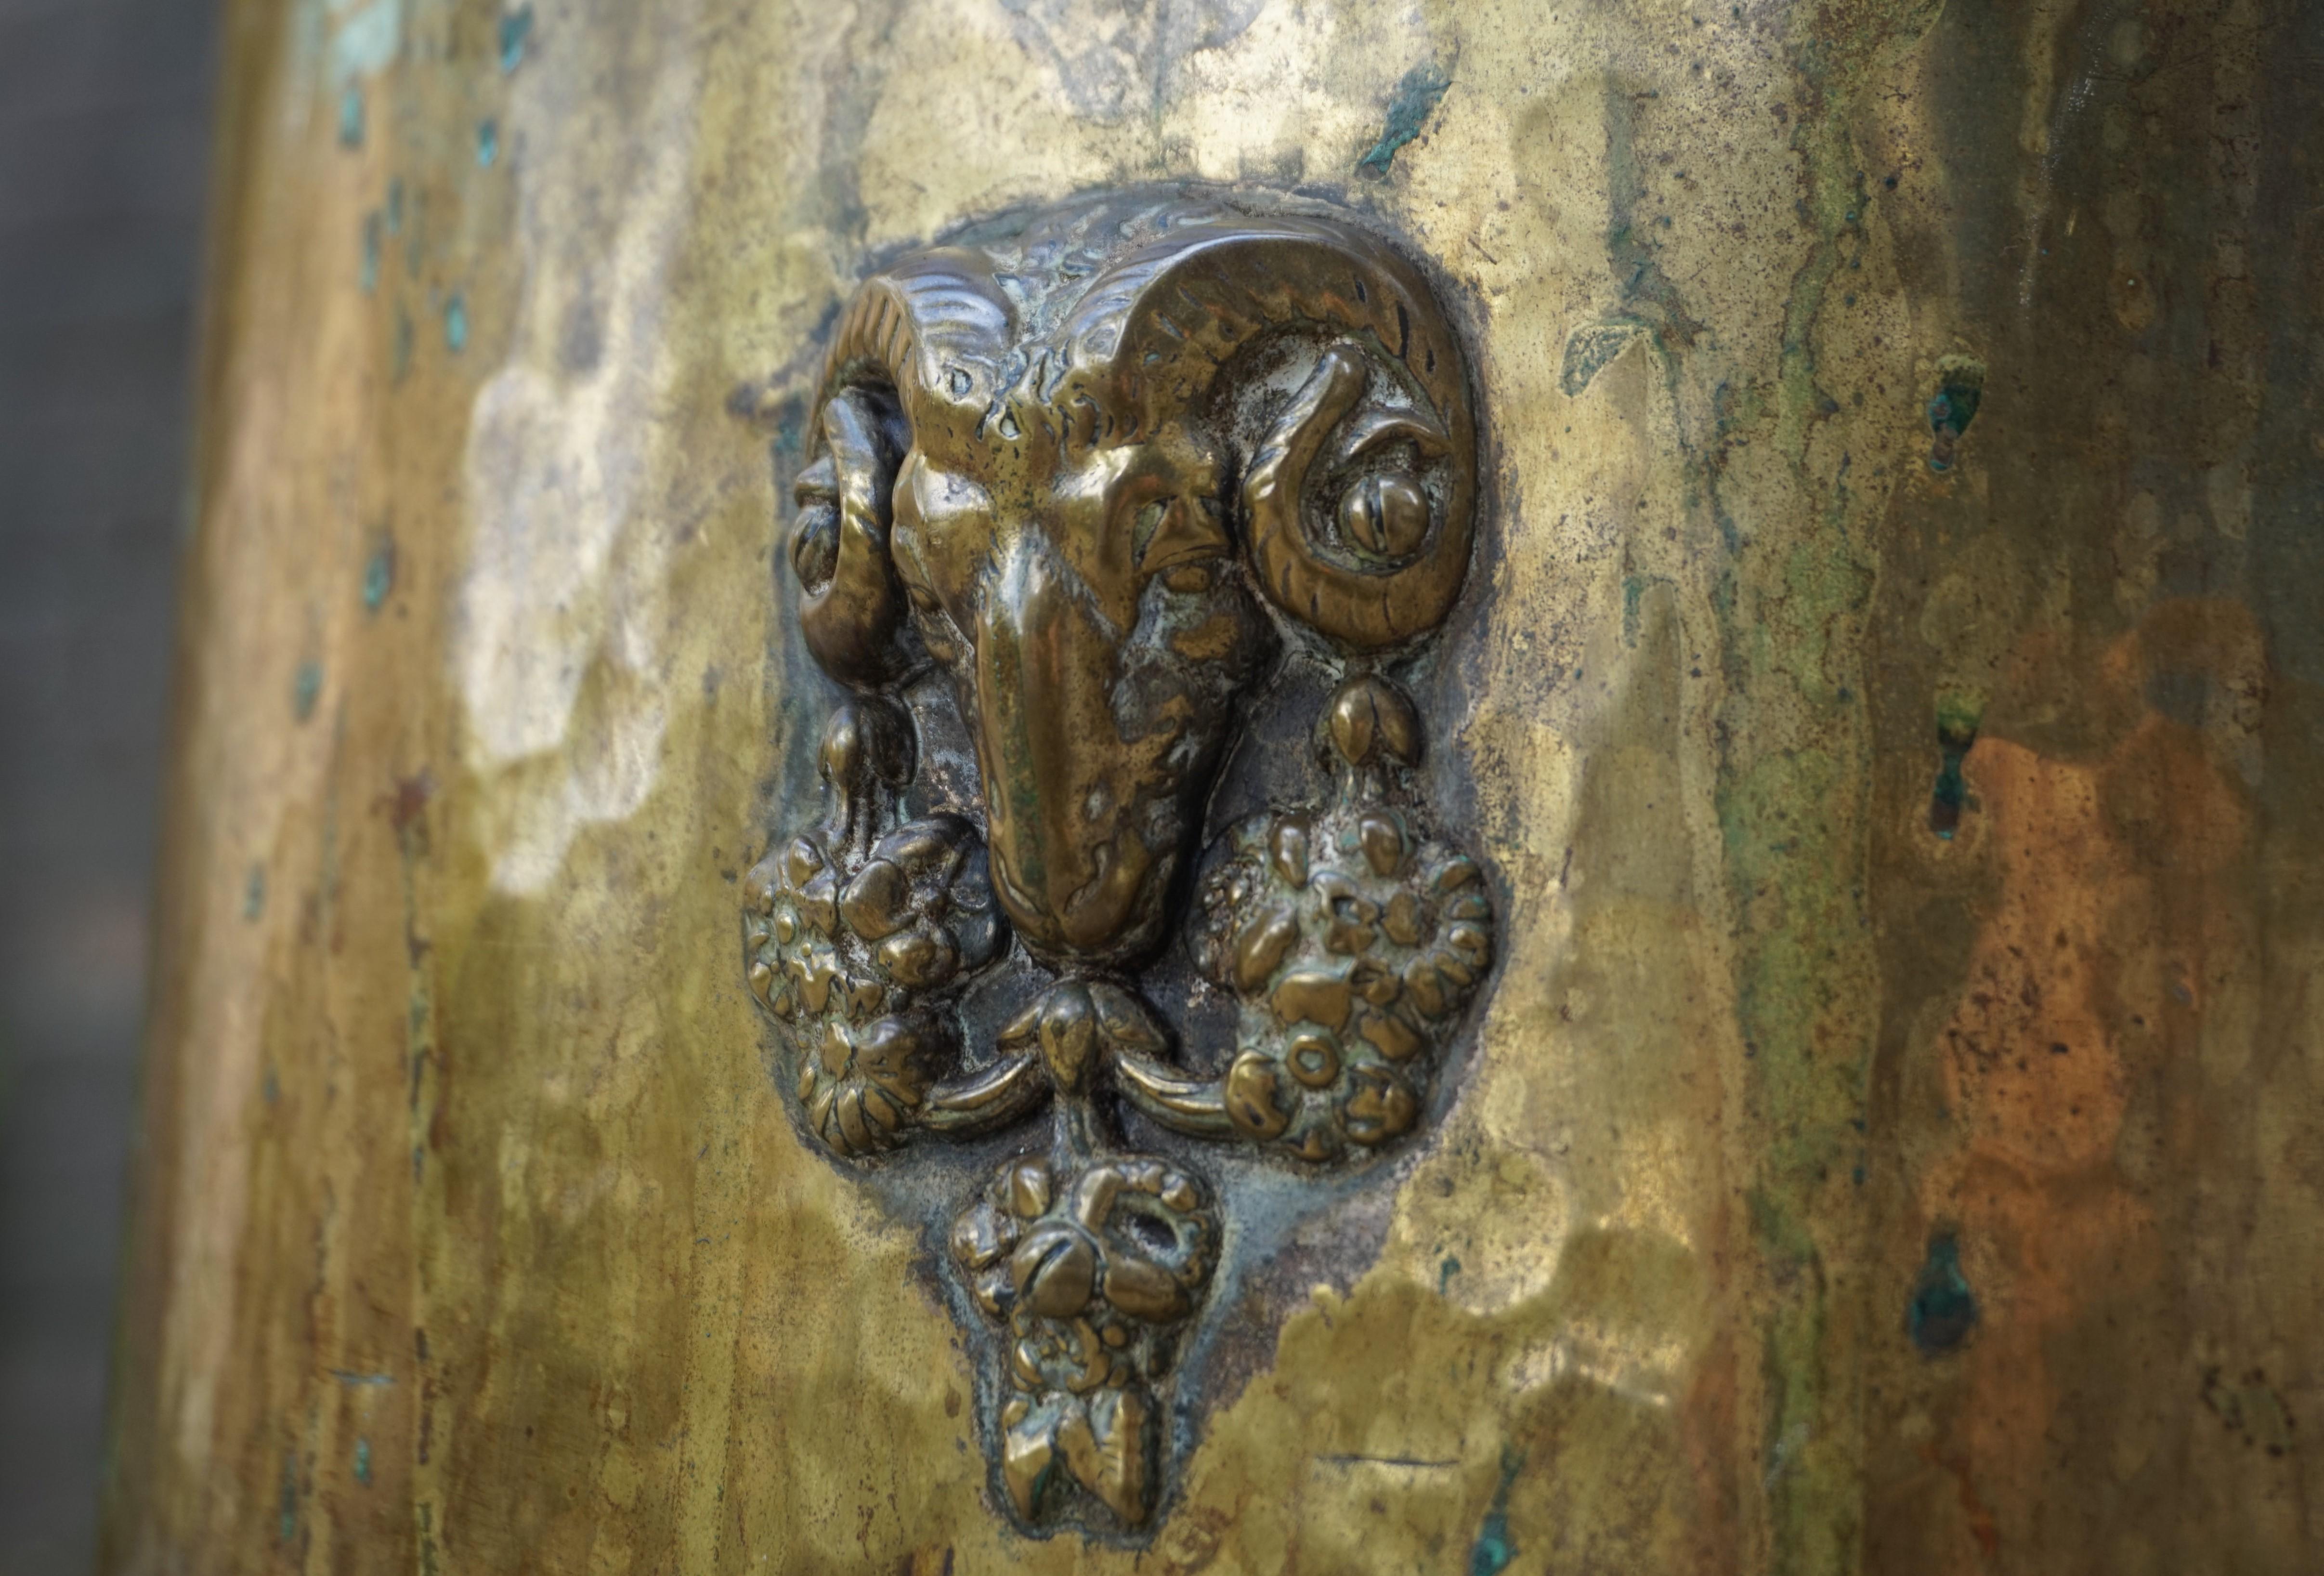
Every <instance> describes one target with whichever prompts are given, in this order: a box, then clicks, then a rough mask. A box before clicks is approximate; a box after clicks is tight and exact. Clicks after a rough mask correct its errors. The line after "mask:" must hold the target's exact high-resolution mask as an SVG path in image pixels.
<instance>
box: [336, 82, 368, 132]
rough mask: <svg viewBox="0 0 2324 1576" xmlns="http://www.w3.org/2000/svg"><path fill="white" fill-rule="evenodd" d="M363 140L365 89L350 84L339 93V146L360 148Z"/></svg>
mask: <svg viewBox="0 0 2324 1576" xmlns="http://www.w3.org/2000/svg"><path fill="white" fill-rule="evenodd" d="M363 140H364V97H363V89H362V88H358V87H356V86H355V84H354V83H352V82H350V83H348V84H347V85H346V88H343V89H342V90H341V91H340V93H339V146H341V147H342V148H360V147H362V146H363Z"/></svg>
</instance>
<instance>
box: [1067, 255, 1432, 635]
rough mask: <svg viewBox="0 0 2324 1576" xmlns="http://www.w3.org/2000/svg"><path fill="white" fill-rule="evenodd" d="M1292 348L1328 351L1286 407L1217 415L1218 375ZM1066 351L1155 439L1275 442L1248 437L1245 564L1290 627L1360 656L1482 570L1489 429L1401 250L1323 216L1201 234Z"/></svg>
mask: <svg viewBox="0 0 2324 1576" xmlns="http://www.w3.org/2000/svg"><path fill="white" fill-rule="evenodd" d="M1278 333H1281V334H1284V335H1286V336H1296V337H1298V338H1300V339H1304V340H1305V341H1308V342H1310V343H1314V344H1316V345H1318V346H1320V348H1319V349H1318V350H1317V351H1316V352H1315V353H1314V360H1313V361H1312V362H1311V363H1310V364H1308V365H1307V367H1306V368H1305V372H1304V377H1303V378H1302V381H1301V383H1300V386H1299V387H1298V388H1297V389H1296V392H1293V393H1292V394H1291V396H1290V399H1289V401H1288V402H1287V403H1285V404H1282V405H1280V406H1279V407H1278V408H1277V409H1276V410H1273V411H1272V412H1271V413H1270V412H1265V411H1260V410H1256V408H1253V409H1250V410H1240V411H1224V412H1208V411H1207V407H1208V404H1209V396H1210V394H1211V392H1212V389H1213V380H1214V379H1215V378H1216V376H1217V374H1218V372H1219V369H1220V368H1221V367H1222V366H1223V365H1226V364H1229V363H1231V362H1234V361H1235V360H1236V359H1237V358H1238V356H1239V355H1241V353H1243V352H1245V351H1249V350H1253V349H1255V348H1256V347H1258V346H1259V342H1260V341H1262V340H1264V339H1267V338H1268V337H1270V336H1275V335H1277V334H1278ZM1065 340H1066V343H1067V344H1068V346H1071V350H1070V359H1071V360H1072V361H1073V362H1074V363H1075V364H1080V365H1083V366H1087V367H1093V368H1095V367H1100V366H1102V368H1104V369H1105V375H1106V376H1107V377H1108V378H1109V379H1110V380H1111V382H1112V384H1113V387H1112V389H1111V392H1112V394H1113V395H1114V396H1115V399H1114V401H1113V404H1114V408H1116V409H1120V410H1129V411H1130V412H1132V413H1134V417H1135V419H1137V421H1138V422H1139V429H1140V430H1141V431H1147V432H1150V431H1154V430H1157V429H1159V428H1161V427H1162V426H1164V425H1165V424H1167V423H1168V422H1170V421H1172V420H1174V419H1178V418H1180V417H1183V416H1187V415H1196V414H1208V415H1209V417H1210V419H1212V420H1213V422H1219V421H1223V422H1225V423H1226V424H1227V425H1229V426H1230V427H1231V426H1232V425H1233V424H1234V423H1235V422H1236V421H1238V420H1240V421H1242V422H1246V423H1256V424H1259V425H1261V426H1263V427H1264V430H1263V431H1257V432H1245V433H1243V434H1241V435H1240V437H1241V443H1242V446H1243V447H1244V450H1245V453H1244V456H1243V458H1244V468H1243V477H1244V480H1243V486H1242V502H1243V515H1244V519H1245V521H1246V527H1245V529H1246V530H1247V532H1248V540H1247V543H1246V550H1247V551H1248V552H1249V554H1250V563H1251V567H1252V570H1253V572H1254V574H1255V575H1256V576H1257V578H1258V580H1259V584H1260V585H1261V586H1263V587H1264V588H1265V590H1266V593H1267V594H1268V596H1270V597H1271V598H1273V599H1274V600H1275V602H1276V603H1277V604H1278V605H1280V606H1281V607H1282V608H1283V609H1284V610H1285V611H1286V612H1287V613H1290V614H1291V615H1292V616H1294V617H1295V618H1298V619H1301V620H1304V621H1305V622H1308V623H1310V624H1312V625H1314V627H1315V628H1316V629H1318V630H1320V631H1323V633H1324V634H1326V635H1328V636H1330V637H1332V638H1333V639H1334V640H1336V641H1340V642H1341V643H1342V644H1343V645H1345V646H1347V647H1349V648H1351V649H1353V650H1379V649H1380V648H1383V647H1388V646H1394V645H1397V644H1398V643H1400V642H1402V641H1407V640H1410V639H1412V638H1413V637H1414V636H1416V635H1419V634H1422V633H1425V632H1426V631H1428V630H1430V629H1433V628H1434V627H1435V626H1436V624H1437V623H1438V622H1441V621H1442V620H1443V617H1444V614H1445V613H1446V611H1447V610H1448V609H1450V608H1451V606H1452V599H1453V598H1454V597H1455V596H1456V595H1457V594H1459V593H1460V589H1461V582H1462V578H1463V577H1464V576H1466V575H1467V573H1468V567H1469V551H1470V543H1471V538H1472V535H1473V531H1474V512H1475V506H1476V469H1477V441H1476V429H1475V424H1474V419H1473V417H1472V415H1471V409H1470V400H1469V389H1468V379H1467V371H1466V367H1465V365H1464V364H1463V361H1462V355H1461V351H1460V348H1459V342H1458V341H1457V340H1456V339H1455V337H1454V336H1453V334H1452V328H1451V327H1450V325H1448V324H1447V323H1446V321H1445V319H1444V316H1443V312H1442V311H1441V310H1440V309H1438V307H1437V304H1436V300H1435V297H1434V295H1433V294H1432V293H1431V291H1430V290H1429V288H1428V285H1427V283H1426V281H1425V280H1423V279H1422V278H1421V276H1420V275H1419V273H1418V272H1416V271H1415V270H1414V268H1413V267H1412V266H1411V265H1410V264H1409V263H1406V262H1405V261H1404V260H1403V259H1402V258H1400V257H1398V256H1397V254H1396V253H1394V252H1392V251H1390V250H1389V249H1388V247H1386V246H1384V245H1382V244H1380V243H1379V242H1378V241H1376V240H1374V239H1372V238H1371V237H1370V236H1369V235H1364V234H1363V233H1361V232H1360V231H1358V230H1355V229H1353V228H1351V227H1349V226H1343V225H1339V224H1334V223H1332V222H1329V221H1326V220H1322V219H1308V218H1299V217H1283V218H1268V219H1252V218H1249V217H1241V216H1234V215H1226V214H1222V215H1220V216H1219V217H1218V219H1217V220H1216V221H1215V222H1207V221H1197V222H1192V223H1188V224H1185V225H1182V226H1178V227H1177V228H1175V229H1173V230H1171V231H1169V232H1167V233H1166V234H1165V235H1162V236H1161V237H1160V238H1158V239H1157V240H1155V241H1154V242H1152V243H1150V244H1147V245H1145V246H1143V247H1141V248H1139V250H1138V251H1136V252H1133V253H1130V255H1129V256H1127V257H1125V258H1123V259H1121V260H1120V262H1118V263H1115V264H1114V265H1113V266H1112V267H1111V268H1110V269H1108V270H1107V271H1106V272H1105V274H1104V275H1103V276H1102V278H1100V279H1097V280H1094V281H1092V283H1091V287H1090V289H1089V290H1088V291H1087V292H1086V293H1085V294H1084V296H1083V298H1082V300H1081V302H1080V304H1079V306H1078V308H1077V309H1076V310H1075V312H1074V317H1073V319H1072V321H1071V323H1070V324H1069V325H1068V327H1067V329H1066V332H1065ZM1343 423H1344V428H1343V426H1342V424H1343ZM1335 432H1336V434H1337V438H1338V441H1337V442H1336V443H1334V442H1332V441H1331V440H1332V438H1333V435H1334V434H1335ZM1407 456H1408V457H1407ZM1319 458H1320V459H1321V461H1322V464H1323V468H1322V469H1319V468H1318V461H1319ZM1325 482H1331V483H1333V484H1334V485H1333V487H1331V488H1326V487H1324V486H1323V485H1322V484H1323V483H1325ZM1325 493H1330V495H1329V496H1326V495H1324V494H1325Z"/></svg>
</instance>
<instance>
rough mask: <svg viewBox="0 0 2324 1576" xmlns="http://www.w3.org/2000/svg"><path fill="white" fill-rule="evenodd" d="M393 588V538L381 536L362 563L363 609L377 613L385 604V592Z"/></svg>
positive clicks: (366, 611)
mask: <svg viewBox="0 0 2324 1576" xmlns="http://www.w3.org/2000/svg"><path fill="white" fill-rule="evenodd" d="M394 589H395V540H394V539H393V538H392V537H388V538H383V539H381V541H380V544H379V546H378V547H376V548H373V549H372V555H371V558H370V559H369V560H368V561H367V562H366V563H365V564H364V577H363V604H364V612H365V613H377V612H378V611H379V610H380V609H381V608H382V607H384V606H385V605H386V604H387V594H388V593H389V592H391V591H392V590H394Z"/></svg>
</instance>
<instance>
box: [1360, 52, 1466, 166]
mask: <svg viewBox="0 0 2324 1576" xmlns="http://www.w3.org/2000/svg"><path fill="white" fill-rule="evenodd" d="M1450 87H1452V77H1451V76H1450V75H1448V74H1447V73H1445V72H1444V71H1443V70H1440V69H1438V68H1437V67H1436V65H1435V63H1434V61H1424V62H1422V63H1421V64H1420V65H1417V66H1415V67H1414V68H1413V69H1411V70H1409V71H1406V73H1405V74H1404V79H1403V80H1402V81H1400V82H1398V83H1397V85H1396V94H1395V97H1391V98H1390V99H1389V100H1388V121H1387V124H1384V125H1382V126H1381V127H1380V134H1379V142H1377V143H1373V144H1372V147H1371V152H1369V153H1366V154H1365V155H1364V156H1363V157H1362V158H1360V159H1359V160H1357V161H1356V168H1357V169H1359V170H1365V171H1370V172H1371V173H1372V174H1373V175H1375V176H1385V175H1386V174H1387V173H1388V166H1389V165H1390V164H1392V163H1394V162H1395V161H1396V154H1397V149H1399V148H1401V147H1403V146H1404V145H1405V144H1406V143H1408V142H1410V141H1412V139H1413V138H1415V137H1416V136H1418V135H1419V134H1420V128H1421V127H1422V126H1424V125H1425V124H1427V123H1428V117H1429V116H1430V115H1433V114H1434V113H1435V110H1436V105H1437V101H1438V100H1439V99H1441V98H1443V97H1444V91H1445V89H1446V88H1450Z"/></svg>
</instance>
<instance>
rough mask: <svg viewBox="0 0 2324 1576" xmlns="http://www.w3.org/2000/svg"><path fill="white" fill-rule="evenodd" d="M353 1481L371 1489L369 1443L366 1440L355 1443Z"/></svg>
mask: <svg viewBox="0 0 2324 1576" xmlns="http://www.w3.org/2000/svg"><path fill="white" fill-rule="evenodd" d="M355 1481H356V1482H358V1483H361V1484H362V1485H363V1486H364V1488H370V1487H371V1441H369V1440H367V1439H359V1440H357V1441H355Z"/></svg>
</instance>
